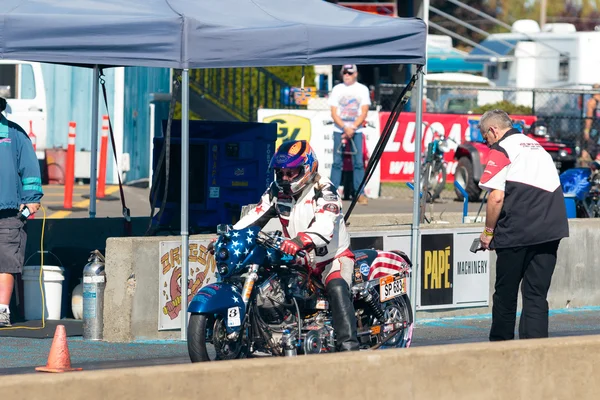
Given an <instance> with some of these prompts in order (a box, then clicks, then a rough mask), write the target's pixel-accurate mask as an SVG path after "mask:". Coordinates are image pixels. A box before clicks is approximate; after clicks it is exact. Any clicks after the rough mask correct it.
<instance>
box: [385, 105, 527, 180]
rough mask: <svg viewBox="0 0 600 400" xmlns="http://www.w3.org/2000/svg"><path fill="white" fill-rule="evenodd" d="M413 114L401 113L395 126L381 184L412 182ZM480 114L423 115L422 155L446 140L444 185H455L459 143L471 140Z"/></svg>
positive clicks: (389, 143)
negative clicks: (456, 156) (456, 157)
mask: <svg viewBox="0 0 600 400" xmlns="http://www.w3.org/2000/svg"><path fill="white" fill-rule="evenodd" d="M415 116H416V115H415V113H412V112H403V113H401V114H400V117H399V118H398V121H397V122H396V124H395V125H394V128H393V131H392V136H391V137H390V139H389V141H388V143H387V145H386V147H385V149H384V152H383V154H382V156H381V177H380V178H381V182H398V181H400V182H412V181H413V180H414V171H415V136H416V122H415ZM379 117H380V119H381V121H380V126H381V127H382V129H383V127H385V125H386V123H387V121H388V119H389V117H390V113H389V112H380V113H379ZM480 117H481V116H480V115H467V114H432V113H425V114H423V138H422V140H423V141H422V145H421V151H422V152H423V154H425V151H426V150H427V145H428V144H429V143H431V142H432V140H434V139H436V138H439V137H440V136H441V135H443V136H446V137H448V138H449V140H448V148H449V150H448V152H446V153H445V154H444V160H445V161H446V163H447V165H446V171H447V177H446V181H447V182H454V172H455V171H456V166H457V165H458V160H455V159H454V154H455V152H456V148H457V147H458V145H459V144H461V143H464V142H466V141H470V140H471V128H470V126H471V124H478V121H479V118H480ZM515 119H519V120H523V121H525V123H526V124H531V123H532V122H533V121H534V120H535V117H534V116H518V117H515Z"/></svg>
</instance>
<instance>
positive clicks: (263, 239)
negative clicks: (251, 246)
mask: <svg viewBox="0 0 600 400" xmlns="http://www.w3.org/2000/svg"><path fill="white" fill-rule="evenodd" d="M283 240H284V238H283V237H282V236H281V233H280V232H279V231H277V232H275V234H274V235H269V234H267V233H264V232H262V231H261V232H258V236H257V238H256V241H257V242H258V243H259V244H261V245H263V246H265V247H268V248H270V249H274V250H278V251H281V249H280V245H281V242H282V241H283ZM296 256H297V257H305V256H306V252H305V251H303V250H300V251H298V252H297V253H296Z"/></svg>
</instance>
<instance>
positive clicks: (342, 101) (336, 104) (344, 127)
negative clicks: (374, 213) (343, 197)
mask: <svg viewBox="0 0 600 400" xmlns="http://www.w3.org/2000/svg"><path fill="white" fill-rule="evenodd" d="M341 73H342V78H343V81H344V82H343V83H340V84H338V85H335V87H334V88H333V90H332V91H331V94H330V95H329V101H328V104H329V105H330V106H331V117H332V118H333V122H334V128H333V165H332V167H331V182H332V183H333V184H334V186H335V187H336V188H338V187H339V186H340V183H341V180H342V164H343V154H342V152H341V149H340V147H341V145H342V139H346V140H352V141H353V142H354V147H352V146H350V148H356V154H353V155H352V165H353V167H354V169H353V175H354V176H353V183H354V188H355V190H358V188H359V186H360V183H361V182H362V180H363V178H364V176H365V165H364V162H363V149H362V146H363V132H362V127H363V123H364V122H365V119H366V118H367V113H368V111H369V106H370V105H371V97H370V94H369V89H368V88H367V87H366V86H365V85H363V84H361V83H358V82H357V78H358V69H357V68H356V65H344V66H343V67H342V71H341ZM355 196H358V204H367V197H366V196H365V195H364V192H361V193H355Z"/></svg>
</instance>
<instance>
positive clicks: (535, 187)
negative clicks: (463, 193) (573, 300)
mask: <svg viewBox="0 0 600 400" xmlns="http://www.w3.org/2000/svg"><path fill="white" fill-rule="evenodd" d="M479 126H480V129H481V134H482V135H483V138H484V140H485V141H486V142H487V144H488V146H489V147H490V148H491V151H490V154H489V157H488V162H487V165H486V167H485V170H484V172H483V176H482V178H481V180H480V183H479V186H480V187H481V188H482V189H484V190H488V191H489V196H488V201H487V213H486V224H485V229H484V231H483V233H482V234H481V238H480V239H481V242H482V246H483V247H484V248H486V249H491V250H495V251H496V254H497V256H498V258H497V261H496V284H495V292H494V296H493V306H492V327H491V330H490V336H489V339H490V340H491V341H496V340H510V339H513V338H514V328H515V322H516V311H517V297H518V290H519V284H521V281H522V287H521V291H522V296H523V312H522V314H521V320H520V323H519V338H521V339H526V338H541V337H548V302H547V300H546V298H547V295H548V290H549V288H550V283H551V280H552V274H553V273H554V267H555V265H556V254H557V251H558V245H559V242H560V240H561V239H562V238H565V237H568V236H569V224H568V220H567V211H566V207H565V203H564V196H563V192H562V188H561V185H560V180H559V177H558V172H557V171H556V168H555V166H554V162H553V161H552V157H551V156H550V154H548V153H547V152H546V150H544V148H543V147H542V146H541V145H540V144H539V143H538V142H537V141H535V140H533V139H531V138H529V137H528V136H526V135H524V134H522V133H521V132H519V131H518V130H516V129H514V128H513V124H512V120H511V119H510V117H509V116H508V114H506V112H504V111H501V110H492V111H488V112H486V113H485V114H483V116H482V117H481V120H480V122H479Z"/></svg>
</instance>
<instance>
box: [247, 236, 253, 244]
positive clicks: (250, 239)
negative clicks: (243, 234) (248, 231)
mask: <svg viewBox="0 0 600 400" xmlns="http://www.w3.org/2000/svg"><path fill="white" fill-rule="evenodd" d="M246 242H248V244H250V243H252V238H251V237H250V236H248V237H247V238H246Z"/></svg>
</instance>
